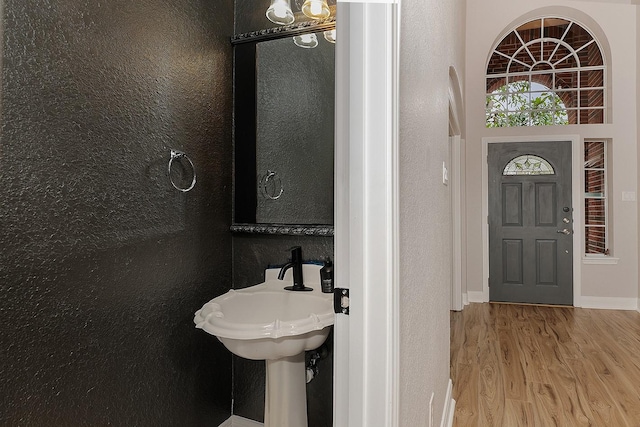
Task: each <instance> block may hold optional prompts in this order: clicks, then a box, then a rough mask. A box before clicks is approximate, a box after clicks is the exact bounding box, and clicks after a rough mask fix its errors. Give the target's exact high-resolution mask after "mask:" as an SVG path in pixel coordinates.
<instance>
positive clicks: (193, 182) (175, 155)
mask: <svg viewBox="0 0 640 427" xmlns="http://www.w3.org/2000/svg"><path fill="white" fill-rule="evenodd" d="M183 158H184V159H186V160H187V161H188V162H189V165H191V170H193V179H192V180H191V185H190V186H189V187H188V188H180V187H178V186H177V185H176V183H175V182H174V181H173V177H172V176H171V167H172V166H173V161H174V160H176V159H183ZM168 171H169V181H171V185H173V188H175V189H176V190H178V191H182V192H183V193H186V192H187V191H191V190H192V189H193V187H194V186H195V185H196V168H195V166H193V162H192V161H191V159H190V158H189V156H187V154H186V153H184V152H182V151H179V150H173V149H172V150H171V158H170V159H169V170H168Z"/></svg>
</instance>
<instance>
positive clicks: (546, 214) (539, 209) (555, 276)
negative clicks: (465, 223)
mask: <svg viewBox="0 0 640 427" xmlns="http://www.w3.org/2000/svg"><path fill="white" fill-rule="evenodd" d="M519 156H527V157H526V159H528V158H531V159H532V162H531V163H527V162H529V160H526V161H524V162H523V163H522V167H521V169H519V170H520V171H522V172H521V173H524V172H526V171H527V170H528V169H527V167H528V165H529V164H535V161H536V157H541V158H543V159H545V160H546V161H548V162H549V163H550V164H551V166H552V167H553V174H548V175H537V174H535V170H534V168H532V169H531V170H530V172H532V173H531V174H526V173H525V174H520V175H504V174H503V171H504V170H505V166H506V165H507V164H508V163H509V162H510V161H511V160H512V159H516V158H518V157H519ZM520 161H522V160H520ZM488 162H489V297H490V300H491V301H505V302H524V303H544V304H566V305H571V304H573V236H572V234H573V233H572V223H573V217H572V212H573V209H572V205H571V143H570V142H567V141H561V142H535V143H533V142H532V143H506V144H490V145H489V159H488ZM565 221H569V222H568V223H566V222H565ZM564 229H567V230H568V234H564V233H563V232H562V231H563V230H564Z"/></svg>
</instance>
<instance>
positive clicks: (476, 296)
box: [467, 291, 489, 303]
mask: <svg viewBox="0 0 640 427" xmlns="http://www.w3.org/2000/svg"><path fill="white" fill-rule="evenodd" d="M467 300H468V301H469V302H470V303H471V302H489V301H488V300H486V299H485V297H484V292H482V291H480V292H478V291H468V292H467Z"/></svg>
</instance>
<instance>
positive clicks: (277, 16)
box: [267, 0, 294, 25]
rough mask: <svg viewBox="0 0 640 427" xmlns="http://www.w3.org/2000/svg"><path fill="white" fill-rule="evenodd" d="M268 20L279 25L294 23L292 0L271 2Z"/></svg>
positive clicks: (273, 0) (274, 0) (272, 0)
mask: <svg viewBox="0 0 640 427" xmlns="http://www.w3.org/2000/svg"><path fill="white" fill-rule="evenodd" d="M267 19H269V21H271V22H273V23H274V24H278V25H289V24H292V23H293V21H294V17H293V12H292V11H291V2H290V0H271V6H269V9H267Z"/></svg>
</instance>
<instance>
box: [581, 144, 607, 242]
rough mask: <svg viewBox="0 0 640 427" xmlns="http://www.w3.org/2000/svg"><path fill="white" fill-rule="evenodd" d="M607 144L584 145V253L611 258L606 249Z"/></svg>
mask: <svg viewBox="0 0 640 427" xmlns="http://www.w3.org/2000/svg"><path fill="white" fill-rule="evenodd" d="M606 167H607V143H606V141H585V143H584V224H585V233H584V236H585V254H586V255H609V249H608V248H607V170H606Z"/></svg>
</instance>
